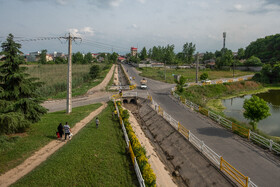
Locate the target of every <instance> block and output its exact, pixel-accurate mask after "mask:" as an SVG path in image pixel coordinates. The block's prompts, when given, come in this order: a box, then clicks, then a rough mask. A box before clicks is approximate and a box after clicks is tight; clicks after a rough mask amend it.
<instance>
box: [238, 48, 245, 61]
mask: <svg viewBox="0 0 280 187" xmlns="http://www.w3.org/2000/svg"><path fill="white" fill-rule="evenodd" d="M244 58H245V50H244V49H243V48H239V49H238V51H237V59H239V60H241V59H244Z"/></svg>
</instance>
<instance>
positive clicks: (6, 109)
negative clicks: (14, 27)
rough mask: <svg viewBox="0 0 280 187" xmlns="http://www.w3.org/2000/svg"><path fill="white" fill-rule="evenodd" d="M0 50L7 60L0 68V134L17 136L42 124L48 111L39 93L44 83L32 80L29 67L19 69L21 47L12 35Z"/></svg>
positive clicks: (21, 62)
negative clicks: (38, 89) (37, 123)
mask: <svg viewBox="0 0 280 187" xmlns="http://www.w3.org/2000/svg"><path fill="white" fill-rule="evenodd" d="M1 47H2V52H1V53H2V54H4V55H5V56H6V61H5V62H4V63H3V64H2V65H1V66H0V133H14V132H19V131H22V130H24V129H26V128H27V127H28V126H29V125H30V124H31V123H32V122H37V121H39V120H40V116H41V115H43V114H45V113H46V112H47V110H46V109H45V108H44V107H42V106H41V105H40V103H42V99H41V98H40V96H39V93H38V92H37V88H38V87H40V86H41V85H42V83H40V82H37V79H35V78H29V74H27V73H25V71H26V69H27V68H26V67H21V66H20V64H23V61H22V59H21V58H20V55H19V54H20V53H21V51H20V50H19V49H20V48H21V45H20V44H18V43H16V42H15V41H14V36H13V35H12V34H9V36H8V37H7V41H6V42H4V43H2V45H1Z"/></svg>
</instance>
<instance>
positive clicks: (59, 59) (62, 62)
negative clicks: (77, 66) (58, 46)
mask: <svg viewBox="0 0 280 187" xmlns="http://www.w3.org/2000/svg"><path fill="white" fill-rule="evenodd" d="M54 63H56V64H66V63H67V61H66V60H65V59H64V58H62V57H56V58H55V59H54Z"/></svg>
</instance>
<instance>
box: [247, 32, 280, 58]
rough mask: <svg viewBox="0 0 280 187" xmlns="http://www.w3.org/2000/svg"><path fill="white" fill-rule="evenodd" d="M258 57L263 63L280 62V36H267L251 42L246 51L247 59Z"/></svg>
mask: <svg viewBox="0 0 280 187" xmlns="http://www.w3.org/2000/svg"><path fill="white" fill-rule="evenodd" d="M251 56H256V57H258V58H260V59H261V61H262V62H265V63H269V62H270V61H271V60H272V59H273V61H279V60H280V34H275V35H271V36H266V37H265V38H259V39H257V40H256V41H254V42H251V43H250V44H249V45H248V46H247V47H246V49H245V57H246V58H249V57H251Z"/></svg>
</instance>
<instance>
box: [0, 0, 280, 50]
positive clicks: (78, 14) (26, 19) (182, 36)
mask: <svg viewBox="0 0 280 187" xmlns="http://www.w3.org/2000/svg"><path fill="white" fill-rule="evenodd" d="M279 17H280V0H0V23H1V27H0V42H3V41H5V40H6V37H7V35H8V34H9V33H12V34H13V35H14V36H15V39H17V40H24V39H33V38H38V37H63V36H67V34H68V33H69V32H70V33H71V34H72V35H73V36H76V37H81V38H82V40H76V41H75V42H73V52H77V51H80V52H83V53H87V52H93V53H97V52H112V51H116V52H118V53H120V54H125V53H127V52H129V51H130V47H132V46H133V47H138V48H139V50H141V49H142V48H143V47H144V46H145V47H146V48H147V49H149V48H152V47H153V46H166V45H168V44H174V45H175V52H180V51H182V46H183V45H184V44H185V43H186V42H188V43H190V42H192V43H194V44H195V45H196V50H197V52H206V51H211V52H215V51H216V50H220V49H221V48H222V46H223V32H226V34H227V35H226V47H227V48H228V49H231V50H232V51H237V50H238V49H239V48H241V47H242V48H246V46H248V45H249V44H250V42H252V41H255V40H256V39H258V38H263V37H265V36H268V35H274V34H277V33H279V32H280V21H279ZM20 43H21V44H22V48H21V51H23V52H24V53H26V54H27V53H29V52H33V51H40V50H42V49H47V50H48V52H49V53H52V52H54V51H58V52H64V53H67V50H68V46H67V42H66V41H65V40H64V39H61V40H57V39H54V40H40V41H38V40H37V41H20Z"/></svg>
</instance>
